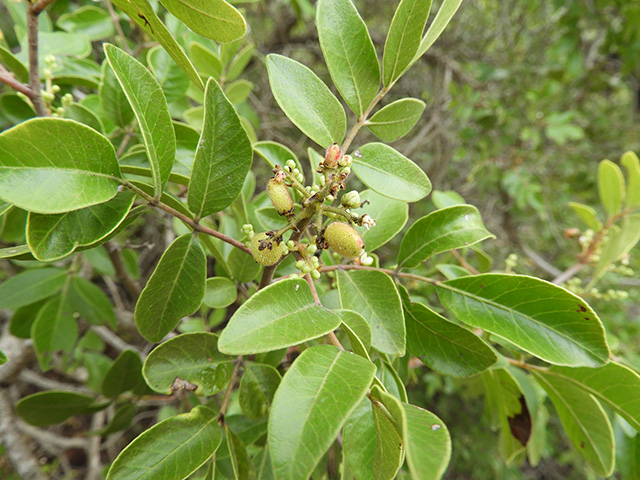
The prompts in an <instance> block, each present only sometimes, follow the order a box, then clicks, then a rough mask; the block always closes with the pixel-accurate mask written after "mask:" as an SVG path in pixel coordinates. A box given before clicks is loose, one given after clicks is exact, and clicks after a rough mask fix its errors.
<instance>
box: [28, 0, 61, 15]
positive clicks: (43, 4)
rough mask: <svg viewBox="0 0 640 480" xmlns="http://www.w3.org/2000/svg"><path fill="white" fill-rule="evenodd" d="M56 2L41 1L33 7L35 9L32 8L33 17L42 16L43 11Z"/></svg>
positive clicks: (51, 0)
mask: <svg viewBox="0 0 640 480" xmlns="http://www.w3.org/2000/svg"><path fill="white" fill-rule="evenodd" d="M55 1H56V0H39V1H38V2H37V3H36V4H35V5H33V7H32V8H31V11H32V13H33V15H40V13H42V11H43V10H44V9H45V8H47V7H48V6H49V5H51V4H52V3H53V2H55Z"/></svg>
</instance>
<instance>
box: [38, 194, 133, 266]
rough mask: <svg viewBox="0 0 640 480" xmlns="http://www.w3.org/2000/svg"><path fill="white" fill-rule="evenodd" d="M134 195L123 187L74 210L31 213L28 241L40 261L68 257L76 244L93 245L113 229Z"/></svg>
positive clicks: (125, 213) (122, 216) (128, 208)
mask: <svg viewBox="0 0 640 480" xmlns="http://www.w3.org/2000/svg"><path fill="white" fill-rule="evenodd" d="M134 199H135V197H134V194H133V192H131V191H129V190H124V191H121V192H119V193H118V194H117V195H116V196H115V197H113V198H112V199H111V200H109V201H108V202H105V203H101V204H99V205H93V206H91V207H85V208H81V209H79V210H74V211H72V212H66V213H58V214H53V215H44V214H41V213H30V214H29V217H28V220H27V233H26V235H27V244H28V245H29V248H30V250H31V252H32V253H33V256H34V257H36V258H37V259H38V260H40V261H52V260H58V259H60V258H63V257H66V256H67V255H69V254H70V253H72V252H73V251H74V250H75V249H76V248H78V247H84V246H87V245H92V244H94V243H96V242H98V241H100V240H102V239H103V238H105V237H106V236H107V235H109V234H110V233H111V232H112V231H114V230H115V229H116V228H117V227H118V225H119V224H120V223H121V222H122V221H123V220H124V219H125V217H126V216H127V214H128V213H129V210H130V209H131V206H132V205H133V201H134Z"/></svg>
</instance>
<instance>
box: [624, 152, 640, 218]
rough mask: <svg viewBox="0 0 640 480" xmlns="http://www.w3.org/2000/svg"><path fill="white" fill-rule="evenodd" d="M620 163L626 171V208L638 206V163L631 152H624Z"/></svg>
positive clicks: (639, 166)
mask: <svg viewBox="0 0 640 480" xmlns="http://www.w3.org/2000/svg"><path fill="white" fill-rule="evenodd" d="M620 163H621V164H622V165H624V167H625V168H626V170H627V195H626V206H627V207H636V206H638V205H639V204H640V161H639V160H638V156H637V155H636V154H635V153H633V152H625V153H624V154H623V155H622V158H621V159H620Z"/></svg>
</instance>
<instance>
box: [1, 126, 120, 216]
mask: <svg viewBox="0 0 640 480" xmlns="http://www.w3.org/2000/svg"><path fill="white" fill-rule="evenodd" d="M116 177H120V168H119V167H118V161H117V159H116V154H115V151H114V149H113V146H112V145H111V143H110V142H109V140H107V139H106V138H105V137H103V136H102V135H100V134H99V133H97V132H96V131H95V130H93V129H92V128H89V127H87V126H85V125H82V124H80V123H76V122H74V121H72V120H63V119H61V118H34V119H31V120H28V121H26V122H24V123H21V124H20V125H17V126H15V127H13V128H10V129H9V130H5V131H4V132H2V133H1V134H0V198H1V199H2V200H5V201H6V202H8V203H11V204H13V205H15V206H17V207H20V208H23V209H25V210H28V211H31V212H38V213H62V212H68V211H71V210H77V209H79V208H82V207H88V206H90V205H96V204H98V203H103V202H106V201H107V200H109V199H111V198H113V197H114V196H115V194H116V193H117V191H118V185H119V182H118V180H117V178H116Z"/></svg>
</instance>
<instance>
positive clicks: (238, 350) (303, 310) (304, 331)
mask: <svg viewBox="0 0 640 480" xmlns="http://www.w3.org/2000/svg"><path fill="white" fill-rule="evenodd" d="M339 325H340V317H339V316H338V315H337V314H336V313H334V312H332V311H331V310H328V309H326V308H323V307H321V306H319V305H316V303H315V302H314V299H313V295H312V294H311V289H310V288H309V285H308V284H307V282H306V281H304V280H294V279H291V280H282V281H280V282H277V283H274V284H273V285H270V286H269V287H267V288H264V289H262V290H260V291H259V292H258V293H256V294H254V295H253V296H252V297H251V298H249V300H247V301H246V302H245V303H244V304H243V305H242V306H241V307H240V308H239V309H238V310H237V311H236V313H235V314H234V315H233V317H231V320H230V321H229V324H228V325H227V326H226V328H225V329H224V330H223V331H222V334H221V335H220V341H219V343H218V346H219V348H220V351H221V352H224V353H227V354H230V355H238V354H253V353H260V352H269V351H271V350H277V349H279V348H284V347H289V346H292V345H298V344H300V343H302V342H305V341H307V340H311V339H313V338H317V337H320V336H322V335H325V334H327V333H329V332H331V331H333V330H335V329H336V328H338V326H339Z"/></svg>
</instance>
